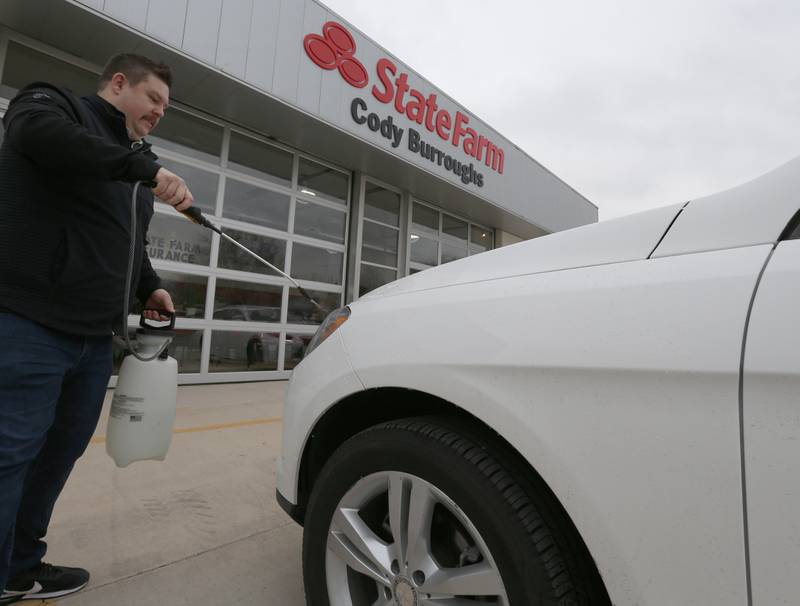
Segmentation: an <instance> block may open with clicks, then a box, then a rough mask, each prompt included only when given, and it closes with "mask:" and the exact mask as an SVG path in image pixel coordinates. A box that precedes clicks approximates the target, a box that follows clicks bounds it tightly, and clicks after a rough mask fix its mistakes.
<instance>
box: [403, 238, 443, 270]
mask: <svg viewBox="0 0 800 606" xmlns="http://www.w3.org/2000/svg"><path fill="white" fill-rule="evenodd" d="M409 244H410V246H411V260H412V261H415V262H417V263H425V265H438V264H439V242H437V241H436V240H429V239H428V238H421V237H419V236H418V235H416V234H411V236H409Z"/></svg>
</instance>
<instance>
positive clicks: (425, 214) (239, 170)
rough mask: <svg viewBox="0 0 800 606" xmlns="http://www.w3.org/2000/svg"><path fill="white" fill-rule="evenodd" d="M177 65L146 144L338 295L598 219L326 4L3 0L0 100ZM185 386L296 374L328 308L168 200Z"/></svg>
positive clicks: (343, 297) (156, 238)
mask: <svg viewBox="0 0 800 606" xmlns="http://www.w3.org/2000/svg"><path fill="white" fill-rule="evenodd" d="M119 52H135V53H141V54H144V55H147V56H149V57H151V58H153V59H156V60H163V61H165V62H167V63H168V64H170V65H171V66H172V68H173V72H174V79H175V82H174V85H173V88H172V91H171V92H172V105H171V108H170V109H169V110H168V113H167V116H166V117H165V118H164V119H163V120H162V122H161V124H160V125H159V127H158V128H157V129H156V131H154V135H155V136H153V137H151V138H150V140H151V142H152V143H153V145H154V151H155V152H156V153H157V154H158V155H159V157H160V159H161V162H162V164H163V165H164V166H166V167H167V168H169V169H170V170H173V171H174V172H176V173H178V174H180V175H181V176H183V177H184V178H185V179H186V180H187V182H188V183H189V185H190V187H191V188H192V191H193V193H194V194H195V200H196V204H197V205H198V206H199V207H200V208H201V209H202V210H203V212H204V213H205V214H207V215H209V217H210V218H212V220H213V221H214V222H215V223H217V224H219V225H221V226H222V227H223V228H224V229H225V231H227V232H228V233H229V234H230V235H231V236H233V237H234V238H236V239H238V240H239V241H240V242H242V243H243V244H244V245H245V246H247V247H248V248H251V249H252V250H254V251H255V252H257V253H258V254H260V255H261V256H262V257H264V258H266V259H267V260H269V261H270V262H271V263H273V264H275V265H277V266H279V267H282V268H283V269H284V270H285V271H286V272H287V273H290V274H291V275H292V276H293V277H295V278H296V279H297V280H299V281H300V283H301V284H302V285H303V287H304V288H305V289H306V290H308V291H309V292H310V293H311V294H312V295H313V296H315V298H316V299H317V300H318V301H319V302H320V303H322V304H323V306H325V307H328V308H334V307H338V306H339V305H342V304H345V303H347V302H349V301H352V300H354V299H357V298H358V297H359V296H361V295H363V294H364V293H366V292H368V291H370V290H372V289H373V288H376V287H377V286H380V285H382V284H385V283H387V282H390V281H392V280H395V279H398V278H400V277H402V276H405V275H408V274H410V273H415V272H417V271H423V270H425V269H427V268H429V267H433V266H436V265H439V264H442V263H447V262H449V261H452V260H455V259H459V258H462V257H466V256H469V255H473V254H478V253H480V252H483V251H486V250H489V249H491V248H494V247H497V246H501V245H504V244H507V243H512V242H514V241H518V240H519V239H527V238H532V237H538V236H541V235H544V234H547V233H551V232H554V231H560V230H563V229H568V228H572V227H577V226H579V225H583V224H586V223H591V222H594V221H597V208H596V207H595V206H594V205H593V204H591V203H590V202H589V201H588V200H586V199H585V198H584V197H583V196H581V195H580V194H579V193H577V192H576V191H575V190H573V189H572V188H571V187H569V186H568V185H567V184H565V183H564V182H563V181H561V180H560V179H558V178H557V177H556V176H555V175H553V174H552V173H550V172H549V171H548V170H547V169H545V168H544V167H542V166H541V165H540V164H538V163H537V162H536V161H535V160H533V159H532V158H531V157H530V156H528V155H527V154H526V153H524V152H523V151H522V150H520V149H519V148H518V147H516V146H515V145H514V144H513V143H512V142H511V141H509V140H508V139H507V138H505V137H504V136H502V135H500V134H499V133H498V132H497V131H495V130H494V129H492V128H491V127H490V126H489V125H487V124H486V123H485V122H483V121H482V120H480V119H479V118H478V117H476V116H474V115H473V114H471V113H470V112H469V110H467V109H465V108H464V107H463V106H461V105H460V104H458V103H457V102H456V101H454V100H453V99H451V98H449V97H448V96H447V95H446V94H445V93H443V92H442V91H440V90H438V89H437V88H436V87H435V86H434V85H433V84H431V83H430V82H428V81H427V80H425V79H424V78H422V77H421V76H420V75H419V74H417V73H416V72H414V71H413V70H412V69H411V68H410V67H408V66H406V65H404V64H403V63H402V62H401V61H399V60H398V59H397V58H396V57H394V56H392V55H391V54H390V53H389V52H388V51H387V50H385V49H383V48H382V47H380V46H379V45H378V44H377V43H375V42H373V41H372V40H370V39H368V38H366V37H365V36H364V35H363V34H361V33H360V32H359V31H358V30H357V29H356V28H354V27H353V26H352V25H350V24H348V23H347V22H345V21H344V20H343V19H341V18H340V17H339V16H338V15H336V14H335V13H332V12H331V11H330V10H328V9H327V8H326V7H325V6H323V5H322V4H320V3H319V2H316V0H170V1H169V2H156V0H85V1H83V2H78V1H76V0H35V1H30V0H3V2H2V3H0V114H2V112H3V111H4V110H5V108H6V107H7V106H8V102H9V100H10V99H11V98H13V96H14V94H16V92H17V91H18V90H19V89H20V88H21V87H22V86H24V85H25V84H27V83H29V82H32V81H35V80H44V81H49V82H52V83H54V84H60V85H63V86H67V87H68V88H70V89H72V90H73V91H74V92H75V93H77V94H92V93H93V92H94V91H95V87H96V81H97V77H98V75H99V73H100V71H101V70H102V66H103V64H104V63H105V61H106V60H107V59H108V58H109V57H110V56H111V55H113V54H116V53H119ZM156 206H157V208H156V214H155V216H154V218H153V221H152V224H151V227H150V232H149V246H148V253H149V254H150V257H151V259H152V263H153V266H154V267H155V268H156V270H157V271H158V273H159V274H160V275H161V276H162V278H163V279H164V282H165V286H166V287H167V288H168V289H169V290H170V291H171V292H172V294H173V298H174V299H175V302H176V306H177V309H178V319H177V328H178V336H177V338H176V340H175V342H174V343H173V346H172V348H171V353H172V355H173V356H175V357H176V358H177V359H178V362H179V370H180V381H181V382H182V383H203V382H224V381H243V380H265V379H283V378H286V377H288V375H289V373H290V371H291V369H292V368H293V367H294V366H295V365H296V364H297V363H298V362H299V361H300V359H301V357H302V353H303V349H304V347H305V345H306V344H307V343H308V340H309V339H310V338H311V336H312V335H313V333H314V331H315V330H316V327H317V325H318V324H319V323H320V321H321V319H322V318H321V317H320V315H319V314H318V313H315V310H314V309H313V307H311V306H310V305H309V304H308V303H307V302H306V301H305V299H304V298H303V297H302V296H300V294H299V293H298V292H297V290H296V289H295V288H293V287H292V286H291V285H290V284H289V282H288V281H287V280H285V279H284V278H281V277H280V276H276V275H274V274H273V273H272V272H270V270H269V269H268V268H266V267H264V266H261V265H260V264H258V262H257V261H255V260H253V259H252V258H251V257H248V256H247V255H246V254H245V253H242V252H241V251H239V250H237V249H236V248H235V247H233V246H232V245H230V244H229V243H227V242H220V240H219V237H218V236H217V235H216V234H213V233H212V232H210V231H208V230H206V229H204V228H201V227H199V226H196V225H194V224H192V223H190V222H188V221H187V220H186V219H185V218H183V217H182V216H181V215H178V214H177V213H175V212H174V211H173V210H172V209H171V208H169V207H166V206H165V205H162V204H157V205H156Z"/></svg>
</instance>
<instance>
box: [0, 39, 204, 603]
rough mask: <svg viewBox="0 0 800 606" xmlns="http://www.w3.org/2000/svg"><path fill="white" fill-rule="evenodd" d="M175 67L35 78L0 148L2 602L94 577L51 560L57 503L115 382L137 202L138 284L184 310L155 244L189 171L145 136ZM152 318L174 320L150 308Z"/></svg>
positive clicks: (146, 298) (156, 300)
mask: <svg viewBox="0 0 800 606" xmlns="http://www.w3.org/2000/svg"><path fill="white" fill-rule="evenodd" d="M171 83H172V75H171V71H170V68H169V67H167V66H166V65H164V64H163V63H158V64H157V63H154V62H153V61H151V60H149V59H147V58H146V57H142V56H139V55H131V54H125V55H117V56H115V57H113V58H112V59H111V60H110V61H109V63H108V65H107V66H106V68H105V70H104V71H103V74H102V76H101V77H100V81H99V84H98V92H97V94H96V95H91V96H88V97H83V98H80V99H78V98H77V97H75V96H74V95H72V93H70V92H69V91H67V90H65V89H60V88H57V87H54V86H51V85H49V84H45V83H35V84H32V85H30V86H28V87H26V88H25V89H23V90H22V91H20V93H19V94H18V95H17V96H16V97H15V98H14V100H13V101H12V102H11V104H10V105H9V108H8V111H7V113H6V115H5V117H4V118H3V121H4V124H5V128H6V135H5V139H4V141H3V144H2V147H0V343H2V347H0V590H3V593H2V594H0V595H1V597H0V604H3V603H10V602H12V601H17V600H20V599H44V598H50V597H60V596H63V595H67V594H69V593H72V592H75V591H78V590H80V589H81V588H83V587H84V586H85V585H86V583H87V582H88V580H89V573H88V572H87V571H86V570H83V569H80V568H67V567H63V566H52V565H50V564H44V563H43V562H42V558H43V556H44V554H45V551H46V549H47V545H46V544H45V542H44V541H43V540H42V538H43V537H44V536H45V534H46V533H47V527H48V524H49V522H50V516H51V514H52V511H53V506H54V505H55V502H56V499H57V498H58V495H59V494H60V492H61V489H62V488H63V487H64V484H65V483H66V481H67V478H68V476H69V474H70V472H71V470H72V467H73V465H74V463H75V461H76V460H77V459H78V458H79V457H80V456H81V455H82V454H83V452H84V450H85V449H86V446H87V444H88V442H89V439H90V438H91V436H92V434H93V432H94V430H95V427H96V425H97V420H98V417H99V415H100V409H101V406H102V402H103V398H104V396H105V391H106V386H107V384H108V380H109V377H110V376H111V366H112V360H111V338H112V337H111V335H112V330H113V327H115V326H124V322H125V319H124V318H122V317H121V313H122V304H123V297H124V288H125V276H126V270H127V264H128V254H129V246H130V228H131V225H130V221H131V219H130V204H131V195H132V192H133V184H134V183H135V182H136V181H143V182H145V183H147V184H148V185H150V186H152V185H153V184H155V186H154V187H153V189H152V190H151V189H149V188H148V187H147V186H142V187H140V188H139V191H138V200H137V212H138V219H137V230H136V233H137V234H138V235H137V238H136V239H137V242H136V243H135V244H136V246H135V257H134V258H135V266H134V284H133V285H132V287H131V288H132V292H135V293H136V296H137V297H138V298H139V300H140V301H141V302H142V303H143V304H144V306H145V308H155V309H160V310H166V311H174V306H173V303H172V299H171V298H170V295H169V293H167V291H165V290H164V289H162V288H161V287H160V282H159V278H158V276H157V275H156V273H155V272H154V271H153V269H152V267H151V265H150V261H149V259H148V257H147V254H146V252H145V246H144V244H145V239H144V237H145V234H146V233H147V228H148V226H149V223H150V218H151V217H152V215H153V195H154V194H155V196H157V197H158V198H160V199H161V200H162V201H164V202H167V203H168V204H171V205H172V206H174V207H175V208H176V209H177V210H185V209H187V208H189V207H190V206H191V204H192V201H193V198H192V194H191V192H190V191H189V189H188V187H187V186H186V184H185V183H184V181H183V179H181V178H180V177H178V176H177V175H175V174H174V173H171V172H170V171H168V170H166V169H165V168H163V167H161V166H159V164H158V163H157V162H156V161H155V160H156V156H155V155H154V154H153V153H152V152H151V151H150V146H149V144H147V143H146V142H145V141H144V140H143V138H144V137H145V136H146V135H147V134H148V133H150V131H152V130H153V128H155V126H156V125H157V124H158V122H159V120H160V119H161V118H162V117H163V116H164V112H165V110H166V109H167V106H168V105H169V89H170V86H171ZM146 315H147V316H148V317H149V318H150V319H157V318H161V319H164V316H162V315H161V314H160V313H158V312H152V311H148V312H146Z"/></svg>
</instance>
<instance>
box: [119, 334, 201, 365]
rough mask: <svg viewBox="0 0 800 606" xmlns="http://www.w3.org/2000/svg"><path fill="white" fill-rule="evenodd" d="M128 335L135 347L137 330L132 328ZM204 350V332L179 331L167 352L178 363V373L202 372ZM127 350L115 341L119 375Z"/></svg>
mask: <svg viewBox="0 0 800 606" xmlns="http://www.w3.org/2000/svg"><path fill="white" fill-rule="evenodd" d="M128 334H129V335H130V338H131V340H132V342H133V343H134V345H135V339H136V328H134V327H131V328H129V330H128ZM202 349H203V331H202V330H186V329H177V330H176V331H175V337H174V338H173V339H172V342H171V343H170V344H169V346H168V348H167V351H168V353H169V355H170V356H172V357H173V358H175V360H177V362H178V372H180V373H187V372H200V353H201V351H202ZM125 353H126V352H125V348H124V347H123V346H122V345H120V344H118V343H117V342H116V340H115V341H114V349H113V368H114V370H113V373H114V374H115V375H118V374H119V369H120V367H121V365H122V360H123V359H124V357H125Z"/></svg>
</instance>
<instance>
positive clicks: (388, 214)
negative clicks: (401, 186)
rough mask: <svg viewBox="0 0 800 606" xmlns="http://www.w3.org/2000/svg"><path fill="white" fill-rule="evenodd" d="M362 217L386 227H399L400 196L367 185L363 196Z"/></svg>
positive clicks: (377, 186)
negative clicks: (384, 224) (383, 224)
mask: <svg viewBox="0 0 800 606" xmlns="http://www.w3.org/2000/svg"><path fill="white" fill-rule="evenodd" d="M364 216H365V217H366V218H368V219H374V220H376V221H380V222H381V223H386V224H387V225H394V226H398V225H400V194H397V193H395V192H393V191H389V190H388V189H384V188H383V187H380V186H379V185H374V184H372V183H367V190H366V193H365V194H364Z"/></svg>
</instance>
